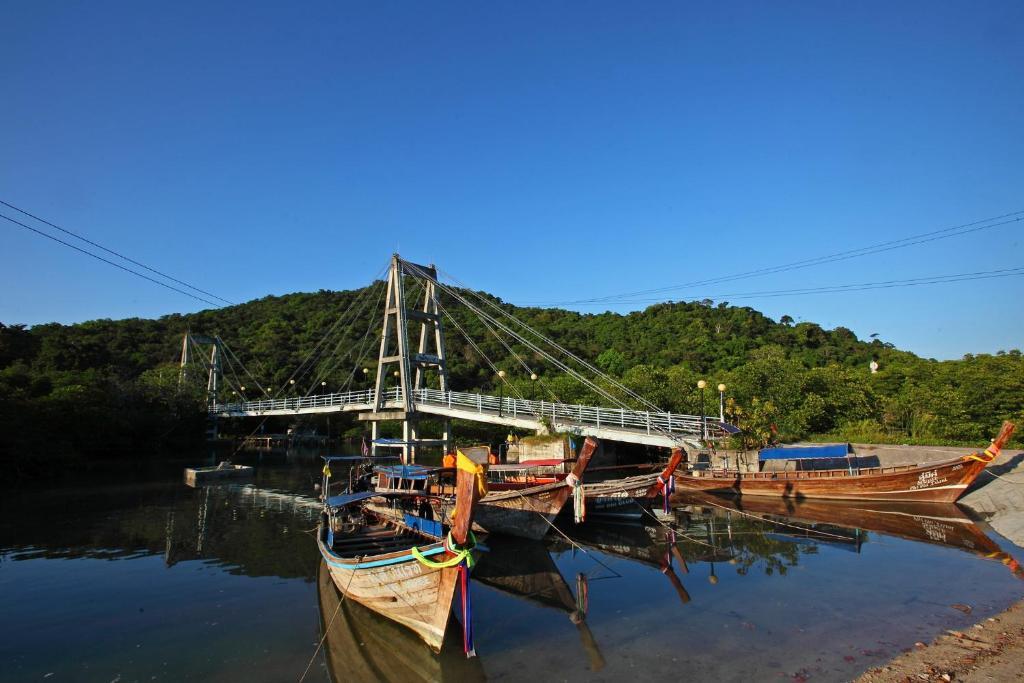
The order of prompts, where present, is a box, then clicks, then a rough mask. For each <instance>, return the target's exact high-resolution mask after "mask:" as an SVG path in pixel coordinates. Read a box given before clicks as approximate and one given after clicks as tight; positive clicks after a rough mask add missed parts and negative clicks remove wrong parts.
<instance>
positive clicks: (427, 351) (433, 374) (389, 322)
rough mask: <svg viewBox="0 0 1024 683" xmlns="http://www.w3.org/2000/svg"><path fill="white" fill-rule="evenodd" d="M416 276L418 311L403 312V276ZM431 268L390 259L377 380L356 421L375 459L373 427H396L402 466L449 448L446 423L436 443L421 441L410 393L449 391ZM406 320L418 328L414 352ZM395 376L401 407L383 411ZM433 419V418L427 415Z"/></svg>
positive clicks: (448, 424) (375, 429)
mask: <svg viewBox="0 0 1024 683" xmlns="http://www.w3.org/2000/svg"><path fill="white" fill-rule="evenodd" d="M407 275H410V276H413V277H416V278H417V279H419V280H420V281H421V282H422V283H423V303H422V305H421V306H420V307H419V308H409V307H408V305H407V302H406V296H405V277H406V276H407ZM436 280H437V269H436V268H435V267H434V266H433V264H431V265H430V266H420V265H417V264H413V263H407V262H405V261H403V260H402V258H401V257H400V256H399V255H398V254H393V255H392V256H391V268H390V269H389V272H388V286H387V294H386V296H385V299H384V329H383V332H382V334H381V340H380V354H379V356H378V358H377V378H376V383H375V385H374V390H373V410H372V411H371V412H368V413H363V414H361V415H360V416H359V419H360V420H368V421H370V422H371V424H372V428H371V434H372V444H373V445H372V450H373V454H374V455H376V454H377V449H378V446H379V444H378V443H377V442H378V425H379V423H380V422H383V421H388V420H398V421H401V423H402V439H401V443H400V444H398V445H399V446H400V447H401V449H402V462H405V463H410V462H415V461H416V451H417V449H418V448H419V447H422V446H441V447H442V448H444V449H445V451H446V452H447V450H448V449H449V448H450V447H451V421H450V420H449V419H448V418H443V419H442V433H441V436H440V437H439V438H423V436H422V435H421V434H420V425H419V420H420V418H421V415H420V413H419V412H418V411H417V410H416V403H415V400H414V396H415V393H414V392H415V390H416V389H426V388H433V387H428V386H427V385H428V384H432V383H436V384H437V385H438V386H437V387H436V388H438V389H440V390H441V391H448V390H449V382H448V364H447V360H446V355H445V340H444V325H443V323H442V317H441V307H440V306H439V304H438V298H437V297H438V294H437V287H436V286H435V284H436ZM410 321H413V322H418V323H419V328H420V330H419V344H418V346H417V350H416V351H415V352H414V351H413V350H412V348H411V347H410V344H409V324H410ZM394 366H397V369H396V370H391V374H390V376H397V378H398V384H399V386H400V387H401V389H402V405H401V407H400V409H399V410H394V409H393V408H392V409H388V408H387V406H386V403H387V400H388V398H387V395H386V393H387V389H386V387H385V382H386V378H387V377H388V376H389V374H388V371H389V370H390V368H392V367H394ZM432 417H434V419H436V416H432Z"/></svg>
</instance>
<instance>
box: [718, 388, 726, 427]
mask: <svg viewBox="0 0 1024 683" xmlns="http://www.w3.org/2000/svg"><path fill="white" fill-rule="evenodd" d="M718 420H719V422H725V384H719V385H718Z"/></svg>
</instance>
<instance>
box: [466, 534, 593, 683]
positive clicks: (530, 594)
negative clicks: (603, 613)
mask: <svg viewBox="0 0 1024 683" xmlns="http://www.w3.org/2000/svg"><path fill="white" fill-rule="evenodd" d="M487 548H488V553H487V559H486V561H484V562H481V563H480V566H479V567H477V568H476V569H475V570H474V571H473V578H474V579H475V580H477V581H479V582H481V583H483V584H485V585H488V586H491V587H493V588H496V589H498V590H500V591H502V592H504V593H508V594H509V595H513V596H515V597H518V598H522V599H524V600H527V601H528V602H531V603H533V604H536V605H540V606H542V607H548V608H552V609H556V610H559V611H561V612H564V613H565V614H566V615H568V617H569V620H570V621H572V622H573V623H574V624H576V628H577V629H578V630H579V633H580V640H581V642H582V643H583V648H584V649H585V650H586V651H587V656H588V657H589V659H590V670H591V671H600V670H601V669H602V668H604V657H602V656H601V651H600V650H599V649H598V647H597V641H596V640H595V639H594V635H593V634H592V633H591V632H590V627H589V626H587V623H586V621H585V619H586V605H585V594H586V582H585V581H586V579H585V576H584V575H582V574H581V575H580V576H579V577H577V594H576V595H575V596H574V595H573V592H572V590H571V589H570V588H569V586H568V585H567V584H566V582H565V579H564V578H563V577H562V572H560V571H559V570H558V565H556V564H555V561H554V560H552V559H551V553H550V552H548V549H547V546H545V545H544V544H543V543H541V542H540V541H534V540H530V539H525V538H514V537H511V536H492V537H490V538H488V540H487Z"/></svg>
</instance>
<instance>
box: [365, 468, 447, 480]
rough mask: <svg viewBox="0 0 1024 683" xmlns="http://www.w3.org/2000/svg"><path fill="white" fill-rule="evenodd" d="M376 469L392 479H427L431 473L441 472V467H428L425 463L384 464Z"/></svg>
mask: <svg viewBox="0 0 1024 683" xmlns="http://www.w3.org/2000/svg"><path fill="white" fill-rule="evenodd" d="M375 470H376V471H377V472H381V473H383V474H386V475H388V477H390V478H391V479H427V478H428V477H430V475H432V474H434V473H436V472H439V471H440V470H441V468H440V467H426V466H425V465H384V466H383V467H377V468H375Z"/></svg>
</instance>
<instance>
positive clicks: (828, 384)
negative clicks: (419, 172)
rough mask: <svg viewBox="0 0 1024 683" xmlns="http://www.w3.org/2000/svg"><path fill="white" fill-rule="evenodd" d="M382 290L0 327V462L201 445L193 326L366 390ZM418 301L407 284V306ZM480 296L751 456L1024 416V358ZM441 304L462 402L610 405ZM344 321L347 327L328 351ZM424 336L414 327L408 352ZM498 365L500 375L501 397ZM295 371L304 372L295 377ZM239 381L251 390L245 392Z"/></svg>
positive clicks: (689, 311) (974, 435) (705, 305)
mask: <svg viewBox="0 0 1024 683" xmlns="http://www.w3.org/2000/svg"><path fill="white" fill-rule="evenodd" d="M383 286H384V285H383V283H381V282H376V283H374V284H373V285H371V286H369V287H367V288H364V289H359V290H351V291H323V290H322V291H320V292H315V293H298V294H289V295H285V296H271V297H265V298H263V299H259V300H255V301H251V302H248V303H245V304H241V305H237V306H231V307H226V308H220V309H213V310H205V311H200V312H198V313H193V314H188V315H177V314H175V315H168V316H164V317H162V318H159V319H155V320H146V319H137V318H134V319H127V320H94V321H90V322H86V323H81V324H75V325H61V324H56V323H52V324H45V325H36V326H33V327H25V326H23V325H17V324H6V325H5V324H2V323H0V430H2V433H3V435H4V438H3V444H4V445H3V450H4V451H6V453H5V454H4V456H5V460H7V461H8V462H9V463H10V464H13V465H14V467H15V469H24V470H26V471H31V470H33V468H38V463H39V460H40V459H41V458H42V457H44V456H50V457H52V456H57V457H71V456H85V457H92V456H95V455H97V454H107V455H110V454H129V453H139V452H140V449H144V450H145V452H146V453H150V452H156V451H157V450H159V448H160V447H161V446H163V447H166V448H182V447H186V446H188V445H191V444H195V443H199V442H201V440H202V438H203V433H204V430H203V424H204V412H203V408H204V404H203V400H204V392H203V390H202V389H203V387H198V386H191V387H188V388H187V389H188V390H187V391H181V390H180V389H179V386H178V360H179V357H180V353H181V340H182V335H183V334H184V333H185V332H186V331H187V330H191V331H193V332H195V333H198V334H204V335H219V336H220V337H222V338H223V339H224V340H225V341H226V342H227V343H228V344H229V345H230V346H231V348H232V349H233V350H234V351H235V353H236V354H237V356H238V359H239V360H240V361H241V362H242V364H244V366H245V367H246V368H248V370H249V371H250V372H251V373H252V375H253V378H254V379H255V380H258V381H259V382H260V384H262V385H264V386H266V387H274V388H275V389H274V391H277V392H278V393H277V395H296V394H299V395H304V394H305V393H307V392H311V393H319V392H321V391H325V390H326V391H336V390H340V389H342V388H356V389H358V388H366V387H368V386H370V385H371V383H372V381H373V379H374V378H373V371H374V370H375V362H376V353H377V347H376V344H377V341H376V340H377V339H378V338H379V337H378V336H377V335H379V327H380V320H381V317H382V312H381V310H380V306H379V301H380V298H381V294H382V288H383ZM416 294H417V292H416V291H415V286H413V287H412V291H410V292H409V297H408V298H409V300H410V301H414V300H415V297H416ZM479 294H480V296H483V297H487V298H488V299H489V301H490V302H491V303H492V304H494V305H495V306H499V307H501V308H503V309H504V310H505V311H506V312H508V313H509V314H511V315H514V316H515V317H517V318H519V319H520V320H522V321H523V322H524V323H526V324H527V325H529V326H530V327H532V328H534V329H536V330H537V331H539V332H540V333H542V334H543V335H544V336H546V337H548V338H551V339H552V340H554V341H556V342H557V343H558V344H560V345H561V346H563V347H565V348H566V349H568V350H569V351H571V352H572V353H574V354H576V355H578V356H579V357H581V358H584V359H587V360H589V361H590V362H592V363H594V364H595V365H596V366H598V367H599V368H600V369H601V370H602V372H603V373H605V374H606V375H607V376H608V377H612V378H615V379H616V380H617V381H619V382H621V383H623V384H625V385H626V386H628V387H629V388H631V389H633V390H634V391H636V392H637V393H639V394H641V395H642V396H644V397H645V398H647V399H648V400H650V401H652V402H654V403H655V404H657V405H658V406H660V407H661V408H662V409H664V410H668V411H672V412H679V413H688V414H699V413H701V412H702V411H705V412H706V413H708V414H712V415H715V414H717V413H718V407H719V406H718V401H719V395H718V390H717V386H718V385H719V384H720V383H721V384H725V385H726V391H725V399H726V401H725V403H726V411H725V412H726V414H727V418H728V419H729V420H731V421H733V422H735V423H737V424H738V425H739V426H741V427H742V428H743V429H744V435H743V439H744V444H743V445H744V446H747V447H752V446H757V445H760V444H764V443H769V442H772V441H781V442H785V441H791V440H795V439H805V438H827V439H836V440H851V441H868V442H898V443H935V444H972V445H982V444H984V443H985V442H986V441H987V440H988V438H989V437H991V436H992V435H994V434H995V432H996V431H997V430H998V427H999V424H1000V422H1001V421H1002V420H1004V419H1012V420H1016V421H1020V420H1021V419H1024V359H1022V357H1021V353H1020V351H1019V350H1016V349H1012V350H1008V351H1005V352H1003V351H1000V352H999V353H997V354H994V355H990V354H976V355H967V356H964V357H963V358H961V359H958V360H946V361H937V360H933V359H927V358H921V357H919V356H917V355H915V354H913V353H910V352H908V351H902V350H899V349H896V348H894V347H893V345H892V344H889V343H886V342H883V341H881V340H879V339H877V338H876V339H870V340H861V339H858V338H857V336H856V335H855V334H854V333H853V332H852V331H850V330H848V329H846V328H843V327H837V328H835V329H832V330H827V329H824V328H822V327H821V326H820V325H817V324H815V323H812V322H800V323H795V322H794V321H793V320H792V319H791V318H789V317H788V316H784V317H783V318H782V319H780V320H779V321H775V320H772V319H771V318H769V317H767V316H765V315H763V314H762V313H760V312H758V311H756V310H754V309H753V308H750V307H739V306H730V305H729V304H728V303H724V302H723V303H718V304H717V305H715V304H713V303H712V302H710V301H689V302H685V301H681V302H666V303H661V304H657V305H654V306H650V307H648V308H647V309H645V310H643V311H637V312H632V313H628V314H617V313H612V312H604V313H596V314H590V313H579V312H575V311H567V310H561V309H554V308H523V307H516V306H512V305H510V304H506V303H503V302H501V301H500V300H499V299H497V298H494V297H490V296H489V295H487V294H483V293H479ZM375 302H377V303H375ZM442 305H443V308H444V309H445V310H446V311H447V312H448V313H449V314H451V315H452V316H453V318H454V323H457V325H456V324H454V323H453V322H452V321H448V322H447V323H446V333H447V335H446V336H447V351H448V357H449V361H448V362H449V374H450V377H451V384H452V387H453V388H454V389H456V390H460V391H485V392H490V393H498V392H499V391H503V392H505V394H506V395H510V394H511V395H520V396H523V397H525V398H534V399H541V398H543V399H545V400H559V401H564V402H580V403H587V404H594V405H607V404H608V403H609V402H608V400H607V399H606V398H604V397H602V396H601V395H599V394H598V393H597V392H595V391H593V390H592V389H590V388H588V387H586V386H584V385H582V384H580V383H579V382H577V381H576V380H574V379H573V378H571V377H569V376H567V375H565V374H564V373H562V372H560V371H559V370H558V369H557V368H555V367H553V366H551V365H550V364H549V363H548V362H546V361H545V359H544V358H542V357H541V356H539V355H538V354H536V353H534V352H533V351H532V350H531V349H529V348H527V347H526V346H525V345H523V344H520V343H515V342H513V341H512V340H507V339H506V340H504V343H503V340H501V339H499V338H498V335H496V334H495V333H494V332H493V331H492V328H489V327H488V326H487V325H486V324H485V323H484V322H483V321H481V320H480V319H478V318H477V317H476V316H474V315H473V314H472V313H471V312H470V311H468V310H466V309H465V307H463V306H460V305H459V304H458V302H456V301H454V300H452V299H451V298H450V297H449V296H448V295H443V296H442ZM342 316H344V318H343V320H344V321H345V324H344V325H341V326H336V327H335V329H334V333H333V335H332V336H331V337H330V339H329V343H326V344H325V343H321V341H322V340H323V339H324V335H325V333H326V332H327V331H328V330H330V329H331V328H332V325H334V323H335V322H336V321H338V320H339V318H342ZM459 328H461V331H460V329H459ZM463 331H464V332H465V334H466V335H467V336H468V337H470V338H472V339H473V341H474V344H470V343H468V342H467V340H466V339H465V338H464V337H463V334H462V332H463ZM367 332H369V335H370V339H369V340H367V339H366V338H365V337H366V335H367ZM417 333H418V326H417V327H413V326H411V327H410V334H411V336H412V337H413V338H414V339H415V338H416V334H417ZM506 344H507V346H506ZM360 350H361V351H363V352H364V355H363V356H362V357H359V353H358V352H359V351H360ZM516 356H518V358H517V357H516ZM310 359H312V361H310ZM488 360H489V361H490V362H488ZM304 361H306V363H305V366H303V363H304ZM872 361H874V362H876V363H877V364H878V371H877V373H872V372H871V370H870V364H871V363H872ZM491 363H493V364H494V366H495V367H498V368H500V369H502V370H504V371H505V372H506V377H505V379H506V380H507V385H505V386H504V387H501V388H499V382H501V380H500V379H499V378H498V377H497V376H496V374H495V372H494V367H492V365H491ZM524 364H525V365H526V367H528V368H529V369H530V371H531V372H527V370H526V369H525V368H524V367H523V365H524ZM300 366H303V367H305V368H306V371H305V372H302V373H300V374H298V375H297V376H293V372H294V371H295V369H296V368H298V367H300ZM363 368H367V369H368V370H370V372H369V373H364V372H363ZM234 369H235V371H236V372H240V370H238V368H234ZM196 374H197V375H198V374H201V373H196ZM531 374H535V375H536V376H537V379H536V380H534V379H531V377H530V375H531ZM228 379H229V382H228V384H227V385H226V386H225V388H224V393H223V394H222V396H221V399H222V400H232V399H237V398H241V396H239V395H238V393H237V392H239V390H240V386H242V385H243V384H244V383H245V382H246V381H247V380H246V378H245V377H244V376H243V377H241V378H231V377H230V376H229V377H228ZM289 379H296V382H295V384H291V383H290V382H289ZM385 379H386V380H387V381H392V380H391V379H390V378H385ZM701 379H703V380H705V381H706V382H707V388H706V389H705V390H704V392H703V397H702V394H701V392H700V390H698V388H697V383H698V381H699V380H701ZM597 382H598V384H599V385H601V386H603V387H604V388H606V389H608V390H609V391H611V392H612V393H615V392H616V391H617V390H616V389H614V387H613V385H612V384H611V383H609V382H607V380H604V379H598V380H597ZM201 383H203V384H204V383H205V380H201ZM323 383H326V384H323ZM248 384H249V386H247V387H246V392H245V393H246V394H249V395H250V397H255V391H254V387H253V386H252V385H253V382H252V381H249V383H248ZM232 391H234V392H236V393H235V394H234V395H232V394H231V392H232ZM702 399H703V404H702ZM622 400H623V401H625V402H626V403H627V405H630V402H629V400H628V397H625V396H623V397H622ZM637 407H639V406H637ZM340 419H341V418H339V420H340ZM353 428H354V427H353ZM1018 439H1019V437H1018ZM1018 443H1020V441H1019V440H1018Z"/></svg>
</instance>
